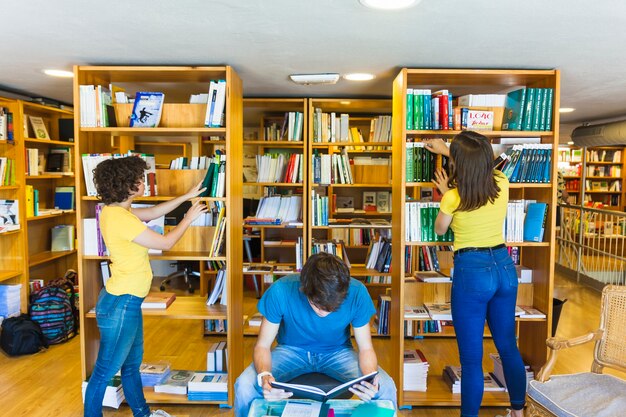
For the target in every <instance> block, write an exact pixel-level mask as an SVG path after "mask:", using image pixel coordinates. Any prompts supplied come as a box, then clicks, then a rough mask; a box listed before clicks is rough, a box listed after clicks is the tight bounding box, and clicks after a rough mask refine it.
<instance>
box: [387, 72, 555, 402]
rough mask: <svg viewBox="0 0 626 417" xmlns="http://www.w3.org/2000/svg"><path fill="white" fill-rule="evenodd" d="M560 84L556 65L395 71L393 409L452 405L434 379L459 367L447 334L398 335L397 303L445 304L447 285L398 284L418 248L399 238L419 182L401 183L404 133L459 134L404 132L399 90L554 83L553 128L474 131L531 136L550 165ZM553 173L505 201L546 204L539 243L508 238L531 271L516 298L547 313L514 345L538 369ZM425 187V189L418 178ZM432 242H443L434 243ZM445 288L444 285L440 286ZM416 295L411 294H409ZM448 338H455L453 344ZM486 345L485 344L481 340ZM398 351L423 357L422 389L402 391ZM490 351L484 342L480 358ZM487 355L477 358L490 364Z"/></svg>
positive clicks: (543, 352)
mask: <svg viewBox="0 0 626 417" xmlns="http://www.w3.org/2000/svg"><path fill="white" fill-rule="evenodd" d="M559 83H560V75H559V71H557V70H464V69H406V68H405V69H402V70H401V71H400V73H399V74H398V76H397V77H396V79H395V81H394V83H393V158H394V159H393V160H394V165H393V166H394V170H393V178H394V182H393V188H392V212H393V214H392V233H393V236H394V244H393V246H392V250H393V252H392V253H393V255H392V271H393V274H392V275H393V276H392V280H391V282H392V284H391V297H392V300H393V301H392V303H391V311H390V320H391V322H390V325H389V326H390V332H391V345H392V352H394V353H393V356H394V357H396V358H398V359H397V360H396V361H394V363H393V364H392V367H391V369H389V370H388V371H389V373H390V375H391V376H392V377H393V379H394V381H395V382H396V385H397V386H398V387H399V388H400V389H399V392H398V403H399V404H398V405H399V406H413V405H414V406H458V405H460V395H458V394H452V393H451V392H450V389H449V387H448V386H447V385H446V384H445V382H444V381H443V378H442V377H441V370H442V369H443V366H445V365H458V364H459V359H458V356H457V355H458V354H457V353H456V350H455V347H454V346H453V344H452V343H451V342H449V339H450V338H446V337H433V338H432V339H429V340H428V341H427V343H426V341H423V342H424V343H423V344H422V343H417V344H415V343H413V342H409V341H406V340H405V338H404V331H403V329H404V327H403V326H404V304H405V303H407V304H408V303H409V302H410V301H414V302H417V301H420V300H421V301H426V302H432V301H431V300H435V299H441V300H443V301H450V300H449V297H448V292H447V291H448V288H446V287H444V286H440V285H437V286H433V285H431V284H428V285H427V284H419V285H418V286H417V288H415V285H408V284H407V283H405V279H403V278H404V276H405V265H404V251H405V248H406V247H407V246H410V245H416V246H417V245H419V244H417V243H414V242H406V240H405V201H406V198H407V197H414V196H416V195H418V194H416V193H418V192H419V189H420V187H421V186H422V184H419V183H407V182H406V152H405V143H406V140H407V138H410V139H411V140H416V141H419V140H420V139H422V138H428V137H442V136H444V137H448V138H451V137H453V136H454V135H455V134H457V133H460V132H458V131H453V130H447V131H446V130H439V131H424V130H407V123H406V118H407V116H406V114H407V112H406V106H407V100H406V91H407V88H422V89H429V88H430V89H432V91H435V90H440V89H442V88H445V89H448V90H449V91H450V93H451V94H452V95H453V96H454V97H458V96H461V95H465V94H488V93H501V94H502V93H506V92H508V91H511V90H513V89H514V88H515V87H517V86H526V87H537V88H553V89H554V101H553V112H552V126H553V127H552V130H550V131H541V132H532V131H485V132H482V131H481V132H480V133H482V134H484V135H485V136H487V137H489V138H492V139H493V140H494V141H496V140H497V139H498V138H501V137H516V138H520V139H523V138H532V137H540V140H541V143H544V144H551V145H552V150H553V153H552V154H553V162H556V156H555V154H556V152H557V146H558V138H559V132H558V126H559V113H558V111H557V109H558V108H559ZM556 173H557V164H556V163H553V164H552V171H551V178H552V181H551V183H550V184H546V185H543V184H542V185H540V186H538V185H537V184H516V185H515V186H514V187H511V190H510V198H511V199H521V198H526V199H535V200H538V201H542V202H546V203H548V205H549V211H548V224H547V226H546V231H545V237H544V242H539V243H533V242H523V243H508V245H511V246H518V247H519V251H520V257H521V263H522V264H523V265H525V266H527V267H529V268H531V269H533V283H532V284H530V288H527V286H528V285H527V284H525V285H523V286H521V287H520V288H521V289H520V292H519V296H523V297H525V301H527V302H528V303H529V304H530V305H532V306H534V307H535V308H537V309H539V310H541V311H542V312H544V313H545V314H546V319H540V320H521V321H519V322H518V328H519V330H518V334H519V347H520V351H521V353H522V357H523V359H524V361H525V362H526V363H528V364H530V365H531V367H532V368H533V370H534V371H535V372H537V371H538V370H539V369H540V367H541V366H542V365H543V364H544V363H545V362H546V360H547V348H546V346H545V340H546V338H547V337H548V336H549V332H550V328H551V326H550V325H549V324H550V323H551V321H552V291H553V281H554V259H555V245H554V242H555V228H554V223H555V213H556V210H554V207H556V187H557V184H556V180H555V179H556ZM423 185H424V186H429V184H428V183H424V184H423ZM436 244H437V245H440V244H445V243H439V242H437V243H436ZM447 286H448V287H450V284H447ZM415 297H417V298H415ZM453 342H454V341H453ZM485 343H487V342H485ZM405 348H418V349H422V351H423V352H424V354H425V355H426V358H427V359H428V360H429V362H430V364H431V365H430V370H431V371H430V373H429V377H428V391H427V392H426V393H421V392H409V391H403V390H402V389H401V387H402V386H403V371H402V370H403V363H402V362H403V360H402V356H403V352H404V349H405ZM489 352H495V349H494V348H493V347H492V346H490V348H489V350H485V355H487V354H488V353H489ZM488 359H489V358H488V356H487V358H486V359H485V358H484V359H483V360H484V362H483V363H485V364H486V363H489V362H490V360H489V361H487V362H485V361H486V360H488ZM506 403H508V396H507V394H506V393H487V392H486V393H485V396H484V398H483V402H482V405H484V406H496V405H504V404H506Z"/></svg>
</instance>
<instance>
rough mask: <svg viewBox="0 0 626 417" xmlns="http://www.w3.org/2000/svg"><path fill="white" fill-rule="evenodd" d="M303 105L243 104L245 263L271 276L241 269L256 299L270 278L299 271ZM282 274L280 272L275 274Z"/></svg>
mask: <svg viewBox="0 0 626 417" xmlns="http://www.w3.org/2000/svg"><path fill="white" fill-rule="evenodd" d="M306 104H307V100H306V99H303V98H294V99H281V98H271V99H270V98H268V99H265V98H250V99H244V100H243V109H244V114H243V120H244V139H243V149H244V151H243V155H244V158H243V165H244V166H243V171H244V172H243V175H244V181H245V183H244V201H245V208H246V211H247V213H246V215H245V218H244V223H245V225H244V230H245V235H244V237H245V241H244V246H245V247H246V250H247V249H248V248H251V252H250V255H249V256H250V257H252V256H255V257H258V259H252V258H250V259H249V258H248V254H247V253H245V255H246V258H245V259H244V261H246V262H258V263H260V264H263V265H266V266H269V269H270V270H269V271H259V270H258V269H256V270H255V269H251V270H249V271H246V270H244V275H245V276H246V278H248V279H249V280H254V281H255V282H254V286H255V288H257V295H258V296H260V295H261V294H262V293H263V291H264V290H265V288H266V287H267V285H269V284H271V283H272V282H273V281H274V279H276V278H278V277H280V276H284V275H285V274H288V273H294V272H296V271H299V270H300V268H302V263H303V258H304V256H305V255H304V251H303V246H304V242H305V241H306V237H305V236H306V229H305V227H304V226H303V219H304V218H306V216H305V214H304V213H305V210H306V200H305V199H304V198H305V197H304V196H305V194H304V193H303V190H304V185H305V175H306V174H307V169H306V166H307V163H308V154H307V152H306V145H305V144H306V143H307V140H308V131H307V130H306V129H303V126H304V120H306V118H307V111H308V108H307V105H306ZM279 269H280V271H279Z"/></svg>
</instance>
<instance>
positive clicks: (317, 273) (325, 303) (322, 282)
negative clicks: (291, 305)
mask: <svg viewBox="0 0 626 417" xmlns="http://www.w3.org/2000/svg"><path fill="white" fill-rule="evenodd" d="M349 287H350V271H349V270H348V267H347V266H346V264H345V263H344V262H343V261H342V260H341V259H339V258H338V257H336V256H335V255H331V254H329V253H326V252H321V253H317V254H315V255H313V256H311V257H310V258H309V259H308V260H307V261H306V263H305V264H304V266H303V267H302V272H300V290H301V291H302V292H303V293H304V295H306V296H307V298H308V299H309V301H310V302H311V303H312V304H313V305H315V306H316V307H318V308H321V309H322V310H324V311H329V312H332V311H335V310H337V309H338V308H339V306H340V305H341V303H343V300H345V298H346V295H347V294H348V288H349Z"/></svg>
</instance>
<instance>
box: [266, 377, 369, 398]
mask: <svg viewBox="0 0 626 417" xmlns="http://www.w3.org/2000/svg"><path fill="white" fill-rule="evenodd" d="M376 375H378V371H374V372H372V373H369V374H367V375H363V376H360V377H358V378H355V379H353V380H351V381H348V382H345V383H343V384H341V385H338V386H336V387H335V388H333V389H331V390H330V391H324V390H322V389H320V388H317V387H313V386H311V385H299V384H289V383H286V382H278V381H274V382H272V383H271V384H272V387H274V388H282V389H284V390H285V391H289V392H293V393H294V394H296V395H298V396H299V397H303V398H310V399H312V400H316V401H322V402H324V401H327V400H330V399H332V398H335V397H336V396H338V395H340V394H342V393H344V392H346V391H348V389H350V387H352V386H353V385H355V384H358V383H360V382H362V381H367V382H372V381H373V380H374V378H375V377H376Z"/></svg>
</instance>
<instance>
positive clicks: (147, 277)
mask: <svg viewBox="0 0 626 417" xmlns="http://www.w3.org/2000/svg"><path fill="white" fill-rule="evenodd" d="M146 228H147V226H146V225H145V224H144V223H142V221H141V220H139V218H137V216H135V215H134V214H132V213H131V212H130V211H128V210H126V209H124V208H122V207H116V206H105V207H104V208H103V209H102V213H101V214H100V231H101V232H102V237H103V238H104V243H105V244H106V245H107V249H108V250H109V254H110V256H111V278H109V280H108V281H107V284H106V289H107V292H108V293H110V294H113V295H123V294H131V295H134V296H137V297H145V296H146V295H148V292H149V291H150V285H151V284H152V269H150V261H149V259H148V248H145V247H143V246H141V245H138V244H136V243H134V242H133V239H135V238H136V237H137V236H139V235H140V234H141V233H142V232H143V231H144V230H146Z"/></svg>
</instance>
